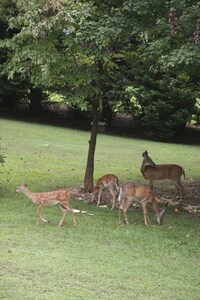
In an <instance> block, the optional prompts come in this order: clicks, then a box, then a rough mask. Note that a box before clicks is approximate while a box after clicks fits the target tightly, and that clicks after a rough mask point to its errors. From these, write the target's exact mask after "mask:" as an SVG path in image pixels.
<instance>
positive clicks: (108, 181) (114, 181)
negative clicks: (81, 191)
mask: <svg viewBox="0 0 200 300" xmlns="http://www.w3.org/2000/svg"><path fill="white" fill-rule="evenodd" d="M105 188H108V189H109V191H110V192H111V194H112V209H113V208H114V207H115V199H116V193H118V190H119V180H118V178H117V176H115V175H114V174H106V175H104V176H102V177H101V178H99V179H98V180H97V182H96V186H95V188H94V190H93V192H92V200H94V198H95V196H96V194H98V201H97V206H99V204H100V199H101V194H102V191H103V190H104V189H105Z"/></svg>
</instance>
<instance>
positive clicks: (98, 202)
mask: <svg viewBox="0 0 200 300" xmlns="http://www.w3.org/2000/svg"><path fill="white" fill-rule="evenodd" d="M102 190H103V187H101V186H100V187H99V194H98V201H97V206H99V204H100V198H101V193H102Z"/></svg>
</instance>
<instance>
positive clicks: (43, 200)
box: [16, 183, 76, 227]
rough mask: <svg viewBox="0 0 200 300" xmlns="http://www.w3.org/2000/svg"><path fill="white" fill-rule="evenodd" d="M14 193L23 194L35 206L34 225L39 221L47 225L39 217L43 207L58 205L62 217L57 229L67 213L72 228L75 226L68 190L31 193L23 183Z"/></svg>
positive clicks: (45, 221)
mask: <svg viewBox="0 0 200 300" xmlns="http://www.w3.org/2000/svg"><path fill="white" fill-rule="evenodd" d="M16 192H17V193H23V194H24V195H25V196H26V197H27V198H29V199H30V200H31V201H32V203H33V204H34V205H36V206H37V212H36V215H37V220H36V225H38V224H39V219H41V220H42V221H43V222H44V223H48V221H47V220H46V219H45V218H43V217H42V215H41V213H42V209H43V206H47V205H59V206H60V208H61V209H62V211H63V216H62V218H61V220H60V222H59V224H58V227H61V226H62V225H63V222H64V219H65V216H66V213H67V211H70V213H71V215H72V219H73V222H74V226H76V220H75V217H74V211H73V209H72V208H71V207H70V206H69V201H70V198H71V192H70V191H69V190H67V189H64V190H57V191H52V192H42V193H33V192H31V191H30V190H29V189H28V186H27V184H26V183H23V184H22V185H21V186H20V187H18V188H17V189H16Z"/></svg>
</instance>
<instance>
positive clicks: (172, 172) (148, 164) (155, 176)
mask: <svg viewBox="0 0 200 300" xmlns="http://www.w3.org/2000/svg"><path fill="white" fill-rule="evenodd" d="M142 156H143V162H142V165H141V168H140V171H141V173H142V175H143V177H144V178H145V179H148V180H149V186H150V187H151V188H152V189H153V181H154V180H160V179H168V180H170V181H171V182H172V183H173V184H174V186H175V187H176V194H175V196H174V198H173V200H175V198H176V196H177V195H179V197H180V201H181V200H182V196H183V188H184V187H183V185H182V184H181V179H185V171H184V169H183V168H182V167H181V166H179V165H175V164H162V165H156V164H155V163H154V162H153V161H152V159H151V158H150V157H149V156H148V152H147V151H145V152H144V153H142Z"/></svg>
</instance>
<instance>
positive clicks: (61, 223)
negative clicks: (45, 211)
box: [58, 205, 76, 227]
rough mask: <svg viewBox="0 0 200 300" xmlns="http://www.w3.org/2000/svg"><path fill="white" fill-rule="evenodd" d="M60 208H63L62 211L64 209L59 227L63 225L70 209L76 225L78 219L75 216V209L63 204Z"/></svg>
mask: <svg viewBox="0 0 200 300" xmlns="http://www.w3.org/2000/svg"><path fill="white" fill-rule="evenodd" d="M60 208H61V209H62V211H63V216H62V218H61V220H60V223H59V225H58V227H61V226H62V225H63V222H64V219H65V216H66V214H67V211H68V210H69V211H70V213H71V215H72V219H73V222H74V226H76V219H75V217H74V211H73V209H72V208H70V207H68V206H61V205H60Z"/></svg>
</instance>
